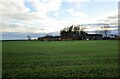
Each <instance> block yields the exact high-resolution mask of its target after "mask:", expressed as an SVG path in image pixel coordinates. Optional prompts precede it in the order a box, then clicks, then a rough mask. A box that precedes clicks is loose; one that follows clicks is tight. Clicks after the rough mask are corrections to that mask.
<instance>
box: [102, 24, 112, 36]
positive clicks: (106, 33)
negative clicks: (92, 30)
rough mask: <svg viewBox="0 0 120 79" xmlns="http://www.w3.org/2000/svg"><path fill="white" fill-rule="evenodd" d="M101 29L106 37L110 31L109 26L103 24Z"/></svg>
mask: <svg viewBox="0 0 120 79" xmlns="http://www.w3.org/2000/svg"><path fill="white" fill-rule="evenodd" d="M101 29H102V34H103V35H104V36H105V37H108V34H109V33H110V26H109V25H108V24H104V26H103V27H101Z"/></svg>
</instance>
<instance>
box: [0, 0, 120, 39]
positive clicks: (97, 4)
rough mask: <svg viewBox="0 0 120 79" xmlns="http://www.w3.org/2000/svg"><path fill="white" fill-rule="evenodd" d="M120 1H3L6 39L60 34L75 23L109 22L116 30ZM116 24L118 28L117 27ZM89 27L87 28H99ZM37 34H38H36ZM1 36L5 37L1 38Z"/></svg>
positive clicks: (1, 10) (0, 11)
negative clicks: (119, 2) (119, 3)
mask: <svg viewBox="0 0 120 79" xmlns="http://www.w3.org/2000/svg"><path fill="white" fill-rule="evenodd" d="M118 1H119V0H1V1H0V17H1V19H0V25H2V29H1V30H0V31H1V32H2V33H3V38H4V39H10V38H11V39H12V38H13V39H20V38H26V37H27V35H28V34H31V35H33V36H34V37H35V36H36V37H37V36H39V34H40V35H42V34H44V33H56V34H58V33H59V31H60V30H61V29H63V28H64V27H67V26H70V25H72V24H94V23H95V24H96V23H108V24H111V25H112V28H111V30H116V29H117V28H116V26H117V21H118ZM113 26H115V27H113ZM95 29H96V28H95V27H89V29H87V30H90V31H91V30H95ZM35 34H36V35H35ZM0 39H1V38H0Z"/></svg>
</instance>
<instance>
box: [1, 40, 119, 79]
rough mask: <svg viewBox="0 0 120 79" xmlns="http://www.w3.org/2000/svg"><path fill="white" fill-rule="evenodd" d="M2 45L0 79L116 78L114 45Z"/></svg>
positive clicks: (114, 42) (115, 47)
mask: <svg viewBox="0 0 120 79" xmlns="http://www.w3.org/2000/svg"><path fill="white" fill-rule="evenodd" d="M2 44H3V45H2V46H3V48H2V49H3V55H2V61H3V63H2V66H3V68H2V69H3V72H2V74H3V78H16V79H17V78H27V79H30V78H31V79H34V78H41V79H42V78H46V77H47V78H52V77H53V78H57V77H59V78H60V77H61V78H62V77H78V78H83V77H90V78H91V77H118V41H114V40H113V41H112V40H111V41H108V40H100V41H99V40H96V41H51V42H48V41H43V42H41V41H4V42H3V43H2ZM33 77H34V78H33Z"/></svg>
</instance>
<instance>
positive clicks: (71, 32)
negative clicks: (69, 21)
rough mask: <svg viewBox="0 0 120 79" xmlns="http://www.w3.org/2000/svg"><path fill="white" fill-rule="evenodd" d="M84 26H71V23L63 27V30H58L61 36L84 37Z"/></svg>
mask: <svg viewBox="0 0 120 79" xmlns="http://www.w3.org/2000/svg"><path fill="white" fill-rule="evenodd" d="M85 29H86V28H85V27H83V26H80V25H76V26H73V25H71V26H70V27H67V28H64V29H63V30H61V31H60V35H61V36H71V37H74V36H79V37H82V38H84V37H85V36H86V34H87V33H86V32H85V31H84V30H85Z"/></svg>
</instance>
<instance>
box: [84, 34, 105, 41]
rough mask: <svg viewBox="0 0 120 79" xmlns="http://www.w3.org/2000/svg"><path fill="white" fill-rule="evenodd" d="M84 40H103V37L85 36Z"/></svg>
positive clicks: (96, 35) (99, 35) (97, 35)
mask: <svg viewBox="0 0 120 79" xmlns="http://www.w3.org/2000/svg"><path fill="white" fill-rule="evenodd" d="M85 39H87V40H101V39H103V35H102V34H87V35H86V38H85Z"/></svg>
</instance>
